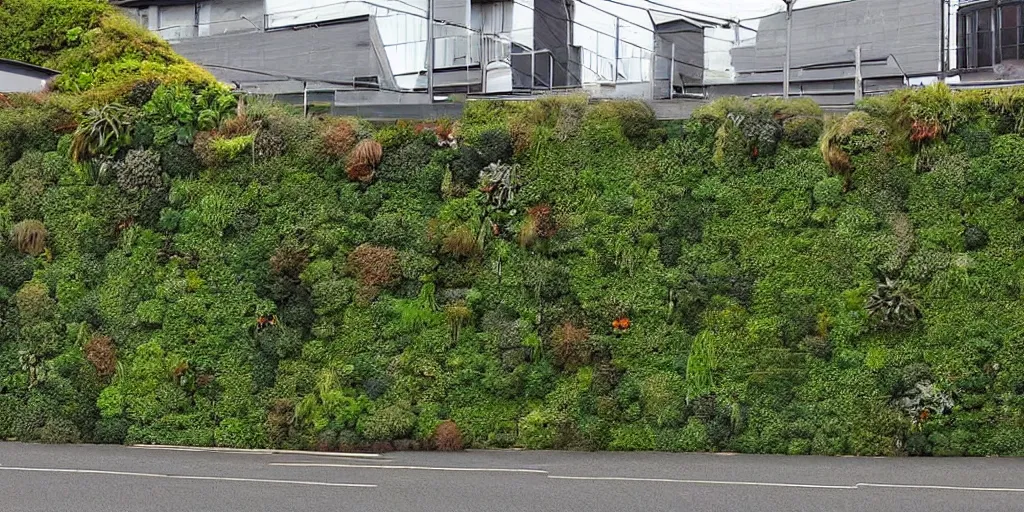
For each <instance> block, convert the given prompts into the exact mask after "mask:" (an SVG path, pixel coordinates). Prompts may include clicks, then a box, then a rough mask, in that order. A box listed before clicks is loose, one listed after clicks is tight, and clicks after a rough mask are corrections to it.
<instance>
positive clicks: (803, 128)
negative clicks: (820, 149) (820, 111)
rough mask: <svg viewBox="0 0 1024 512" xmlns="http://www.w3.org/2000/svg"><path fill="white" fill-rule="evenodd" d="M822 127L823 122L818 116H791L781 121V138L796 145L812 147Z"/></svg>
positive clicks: (819, 135) (823, 125)
mask: <svg viewBox="0 0 1024 512" xmlns="http://www.w3.org/2000/svg"><path fill="white" fill-rule="evenodd" d="M824 127H825V122H824V120H822V119H821V118H820V117H792V118H789V119H786V120H785V121H784V122H783V123H782V138H783V140H785V141H786V142H788V143H790V144H792V145H794V146H797V147H801V148H809V147H813V146H814V145H815V144H816V143H817V142H818V138H820V137H821V133H822V131H823V130H824Z"/></svg>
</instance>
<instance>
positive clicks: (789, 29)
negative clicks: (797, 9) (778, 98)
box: [782, 0, 796, 100]
mask: <svg viewBox="0 0 1024 512" xmlns="http://www.w3.org/2000/svg"><path fill="white" fill-rule="evenodd" d="M782 1H783V2H786V61H785V62H784V63H783V64H782V75H783V76H782V97H783V99H787V100H788V99H789V67H790V59H791V58H792V56H793V4H795V3H796V0H782Z"/></svg>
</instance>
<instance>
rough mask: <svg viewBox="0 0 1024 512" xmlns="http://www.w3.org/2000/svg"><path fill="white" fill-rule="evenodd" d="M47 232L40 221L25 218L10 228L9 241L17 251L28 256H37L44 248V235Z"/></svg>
mask: <svg viewBox="0 0 1024 512" xmlns="http://www.w3.org/2000/svg"><path fill="white" fill-rule="evenodd" d="M47 236H49V232H48V231H47V230H46V226H45V225H43V223H42V222H40V221H38V220H35V219H26V220H23V221H21V222H19V223H17V224H15V225H14V227H13V228H12V229H11V243H13V244H14V247H15V248H16V249H18V250H19V251H21V252H23V253H25V254H28V255H30V256H39V255H40V254H42V253H43V251H45V250H46V237H47Z"/></svg>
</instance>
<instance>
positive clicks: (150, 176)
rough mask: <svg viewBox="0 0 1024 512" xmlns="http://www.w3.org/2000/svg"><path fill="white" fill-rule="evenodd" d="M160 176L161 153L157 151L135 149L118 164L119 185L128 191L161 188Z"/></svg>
mask: <svg viewBox="0 0 1024 512" xmlns="http://www.w3.org/2000/svg"><path fill="white" fill-rule="evenodd" d="M160 176H161V172H160V154H159V153H157V152H155V151H151V150H142V149H133V150H131V151H129V152H128V154H127V155H126V156H125V157H124V160H122V161H121V162H119V163H118V164H117V186H118V187H120V188H121V190H124V191H126V192H140V191H143V190H152V189H157V188H160V187H161V186H162V185H163V180H162V179H161V177H160Z"/></svg>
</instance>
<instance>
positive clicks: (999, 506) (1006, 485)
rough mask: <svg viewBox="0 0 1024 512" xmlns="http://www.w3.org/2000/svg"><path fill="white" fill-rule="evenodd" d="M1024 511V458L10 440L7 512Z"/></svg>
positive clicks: (5, 452) (1, 499)
mask: <svg viewBox="0 0 1024 512" xmlns="http://www.w3.org/2000/svg"><path fill="white" fill-rule="evenodd" d="M292 510H294V511H303V512H312V511H321V510H323V511H358V512H405V511H416V512H434V511H437V512H461V511H466V512H470V511H471V512H490V511H495V512H519V511H522V512H546V511H558V512H576V511H578V512H628V511H643V512H654V511H705V510H707V511H712V510H713V511H752V512H774V511H786V512H790V511H808V512H825V511H871V512H880V511H899V512H917V511H921V512H924V511H927V512H936V511H972V512H973V511H999V512H1007V511H1024V459H997V458H991V459H884V458H827V457H781V456H747V455H707V454H662V453H568V452H513V451H491V452H479V451H471V452H466V453H454V454H445V453H396V454H388V455H385V456H380V457H345V456H327V455H314V454H297V453H277V454H272V453H261V452H224V451H207V450H192V449H190V450H179V449H164V448H152V447H146V448H141V447H118V446H82V445H74V446H66V445H64V446H61V445H27V444H18V443H0V511H2V512H7V511H11V512H37V511H48V512H49V511H54V512H57V511H59V512H71V511H74V512H115V511H132V512H165V511H166V512H184V511H210V512H235V511H238V512H261V511H273V512H283V511H292Z"/></svg>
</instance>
